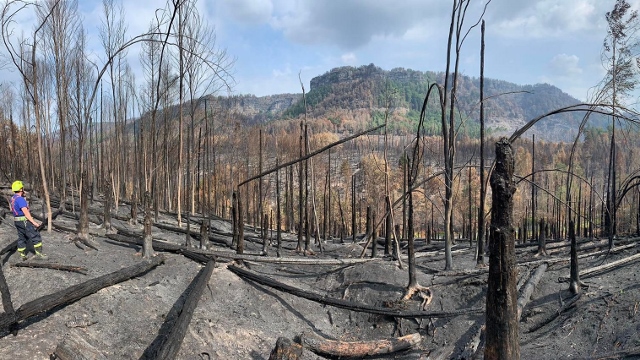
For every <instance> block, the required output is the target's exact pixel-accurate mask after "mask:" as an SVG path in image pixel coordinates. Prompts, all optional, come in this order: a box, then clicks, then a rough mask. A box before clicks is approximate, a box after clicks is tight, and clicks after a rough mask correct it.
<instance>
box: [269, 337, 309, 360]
mask: <svg viewBox="0 0 640 360" xmlns="http://www.w3.org/2000/svg"><path fill="white" fill-rule="evenodd" d="M302 350H303V348H302V345H300V344H296V343H295V342H293V341H291V340H290V339H287V338H286V337H279V338H278V341H276V347H275V348H273V350H271V354H270V355H269V360H298V359H299V358H300V357H301V356H302Z"/></svg>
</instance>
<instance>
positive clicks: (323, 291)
mask: <svg viewBox="0 0 640 360" xmlns="http://www.w3.org/2000/svg"><path fill="white" fill-rule="evenodd" d="M31 205H32V206H33V210H34V211H33V213H34V214H39V213H40V210H41V206H42V201H41V200H40V199H33V201H32V202H31ZM101 205H102V202H99V201H96V202H94V203H92V207H91V212H92V213H95V214H101V213H102V211H103V209H101V208H100V207H101ZM3 206H5V205H4V204H3ZM129 210H130V209H128V208H127V206H126V205H121V206H120V207H119V209H118V211H117V212H116V211H114V215H115V217H114V219H113V220H114V222H113V225H114V226H116V228H117V229H118V232H119V233H120V234H121V237H123V238H126V239H130V240H135V239H136V238H138V239H140V237H141V234H142V227H141V225H134V226H132V225H131V224H129V223H128V222H127V221H123V220H119V218H122V217H126V214H129V213H130V212H129ZM159 216H160V217H159V222H158V223H154V225H153V227H152V236H153V238H154V243H155V245H154V246H155V247H156V251H158V256H162V257H163V258H164V261H163V263H162V264H161V265H158V266H156V267H154V268H152V269H151V270H149V271H146V272H144V273H140V274H138V275H137V276H135V277H133V278H131V279H122V281H121V282H118V283H114V282H106V283H102V284H103V287H102V288H96V287H94V288H93V290H92V291H91V292H89V293H88V294H85V295H83V296H78V295H77V294H78V293H79V292H80V291H79V288H78V286H80V285H82V284H85V283H87V282H89V281H92V280H94V279H100V278H104V277H105V276H112V274H114V273H116V272H117V273H120V272H122V270H124V269H128V268H130V267H132V266H136V265H140V264H142V263H144V261H142V260H141V259H140V247H139V246H138V245H132V244H130V243H128V242H120V241H115V240H112V239H111V238H108V237H106V236H105V230H104V229H102V228H100V226H98V225H97V224H96V223H95V222H94V221H98V220H99V219H98V218H97V217H96V216H95V215H91V216H90V218H91V219H93V220H91V223H90V233H91V234H92V236H94V241H95V244H96V246H97V249H98V250H93V249H90V248H84V249H82V248H80V247H81V246H78V245H76V244H75V243H74V242H73V241H70V239H71V238H73V236H74V234H73V233H72V232H70V231H73V230H69V229H75V226H76V225H77V223H78V220H77V218H76V217H74V216H73V214H71V213H68V214H65V215H63V216H60V217H58V218H57V219H56V220H55V221H54V227H55V228H56V231H52V232H45V231H43V233H42V235H43V242H44V244H45V245H44V246H45V249H46V250H45V251H46V252H47V253H48V255H49V258H48V259H47V260H46V262H43V261H40V262H38V261H35V260H28V261H26V262H21V261H20V260H19V259H18V255H17V254H16V252H15V244H14V245H13V247H11V244H12V243H13V242H14V241H15V229H14V228H13V222H12V221H10V220H11V217H10V216H3V217H0V220H3V221H0V249H3V252H2V254H3V255H4V256H3V263H2V269H1V270H2V272H3V274H4V276H3V278H6V283H7V287H6V288H5V290H6V291H5V292H3V294H2V300H3V301H2V303H3V305H2V307H3V313H2V314H0V325H3V326H0V359H54V358H69V359H70V358H73V359H80V358H83V359H84V358H91V359H113V360H119V359H123V360H124V359H154V358H159V357H154V356H152V355H153V354H154V353H155V351H156V350H157V349H158V348H164V349H166V346H162V345H172V348H173V349H174V350H175V351H176V355H175V358H176V359H267V358H269V354H270V352H271V351H272V349H273V348H274V347H275V345H276V342H277V341H278V339H279V338H287V339H297V338H298V337H299V336H300V335H301V334H315V336H318V337H322V338H326V339H333V340H340V341H347V342H354V341H378V340H381V339H395V338H398V337H400V336H403V335H407V334H415V335H416V336H418V339H419V341H418V343H417V344H415V345H414V346H413V348H411V349H408V350H405V351H402V352H398V353H394V354H386V355H383V356H378V357H371V358H376V359H382V358H391V357H393V358H394V359H405V360H410V359H411V360H413V359H463V358H464V359H469V358H476V357H473V354H474V352H475V351H476V349H477V348H478V345H479V335H480V332H481V329H482V328H483V326H484V325H485V316H484V311H483V309H484V308H485V302H486V301H485V299H486V297H487V295H486V287H487V278H488V269H487V268H476V267H475V265H476V264H475V260H474V258H473V253H474V251H473V249H474V248H473V247H469V246H468V244H467V243H462V242H461V243H459V244H457V245H455V247H454V250H455V254H454V260H455V268H456V270H455V271H443V270H442V269H443V268H444V255H443V250H442V249H443V243H442V241H433V242H432V243H431V244H426V243H425V242H424V240H420V241H418V242H416V246H417V247H418V249H416V259H417V262H418V263H417V280H418V282H419V283H420V284H421V285H423V286H429V287H430V289H431V291H432V293H433V301H432V302H431V304H429V305H427V306H426V307H423V305H422V304H421V299H420V297H419V296H415V297H413V298H412V299H410V300H406V301H403V300H401V298H402V296H403V294H404V291H405V289H406V286H407V284H408V272H407V269H406V266H405V267H404V268H401V267H400V266H398V262H397V261H394V260H393V259H392V258H391V257H388V256H386V257H382V253H383V249H382V247H380V248H379V250H378V254H379V255H378V258H377V259H358V256H359V254H360V253H361V252H362V250H363V247H362V246H363V245H364V244H363V243H358V242H356V243H353V242H351V241H346V242H344V243H341V242H340V241H339V240H335V241H332V240H329V241H326V242H324V243H323V247H324V251H321V249H319V248H317V246H316V245H315V241H312V250H313V253H307V254H306V255H304V256H303V255H302V254H300V253H297V252H296V251H295V244H296V242H297V240H296V237H295V235H294V234H285V236H284V239H283V244H282V255H283V257H281V258H276V256H275V253H276V249H275V246H276V243H275V241H274V242H272V243H271V245H270V246H268V248H267V252H268V255H267V256H253V257H252V259H249V260H247V259H245V260H240V259H238V261H237V262H235V263H232V260H231V258H233V257H234V256H235V255H234V251H233V250H232V249H231V248H230V246H229V245H230V244H231V238H230V236H229V235H230V234H229V231H230V228H231V226H230V224H229V223H228V222H226V221H224V220H220V219H217V220H216V221H214V224H213V225H212V230H213V235H212V237H213V239H212V241H211V242H210V244H209V254H218V255H208V257H206V258H212V259H216V261H215V268H214V269H213V270H212V273H210V276H209V277H208V278H207V281H206V285H205V286H204V287H203V288H202V290H203V291H202V292H199V293H198V295H192V294H193V293H195V292H196V290H195V288H194V287H195V286H194V282H195V279H198V278H199V276H200V274H203V273H204V271H203V268H204V264H201V263H200V262H199V261H194V260H191V259H190V258H188V257H187V256H185V253H186V252H187V250H191V251H192V252H196V251H200V250H199V249H197V248H195V247H193V248H190V249H186V248H184V247H181V245H183V244H184V242H185V235H184V233H182V232H183V231H185V230H184V229H185V227H184V225H183V227H182V229H180V228H179V227H178V224H177V220H176V218H175V217H174V216H172V215H170V214H166V213H161V214H160V215H159ZM138 220H139V223H140V222H141V221H142V219H138ZM195 220H196V219H194V218H193V217H192V218H191V221H192V222H191V228H192V229H196V228H197V226H198V225H199V224H198V223H197V222H196V221H195ZM169 229H173V230H169ZM192 231H194V230H192ZM195 233H197V231H195ZM123 234H127V235H126V236H122V235H123ZM245 236H246V237H247V238H246V242H245V244H246V248H245V254H259V253H260V252H261V249H262V241H260V240H257V237H256V236H257V233H253V229H251V228H247V229H246V230H245ZM584 240H585V242H584V243H582V244H581V246H580V248H581V249H580V250H579V252H578V254H579V255H580V256H579V258H580V264H581V274H584V275H581V279H582V280H583V281H584V282H585V283H587V284H588V285H589V286H590V287H589V289H585V290H584V291H583V294H582V296H581V297H580V298H579V299H578V300H577V301H576V302H574V303H573V305H572V306H566V305H568V304H569V303H570V300H571V299H572V295H571V293H570V292H569V290H568V284H567V283H561V282H558V278H559V277H565V276H568V274H569V264H568V260H567V255H566V253H567V251H568V250H567V248H566V241H563V240H562V241H559V242H555V243H549V246H548V248H547V249H548V251H549V253H550V256H548V257H544V258H543V259H540V258H539V257H536V256H535V255H534V254H535V253H536V248H537V243H533V242H532V243H529V244H527V245H528V246H527V245H524V244H523V245H521V246H518V251H517V253H516V256H517V262H518V270H519V273H520V280H519V284H521V285H522V288H529V286H530V284H529V281H531V280H529V281H527V280H528V279H530V278H532V277H533V274H535V273H537V272H538V271H537V270H536V269H537V268H538V266H540V265H541V264H542V261H545V260H546V261H547V262H548V263H549V266H548V268H547V267H546V264H544V267H545V268H547V270H546V271H543V273H542V277H541V280H540V282H539V283H537V285H536V286H535V290H534V291H533V293H532V294H531V298H530V301H529V302H528V303H527V305H526V306H525V307H524V309H523V312H522V319H521V321H520V322H519V333H520V352H521V358H522V359H545V358H548V359H560V358H572V359H596V358H598V359H622V358H624V359H638V357H639V356H640V339H639V338H638V335H637V334H638V329H640V312H639V311H638V310H639V308H638V304H639V302H638V299H640V286H639V285H638V275H637V274H638V270H639V265H638V257H639V256H640V254H639V253H638V251H639V249H638V247H639V245H638V242H637V240H638V239H618V240H616V242H617V243H616V248H615V251H612V252H611V253H610V254H609V256H605V254H606V253H607V251H606V240H605V241H599V240H597V239H591V240H587V239H584ZM625 244H628V245H625ZM160 245H164V246H165V249H168V248H169V247H168V245H171V246H172V248H173V249H180V248H181V249H182V251H177V252H175V251H160ZM524 246H526V247H524ZM402 248H403V250H401V251H402V253H401V258H402V259H403V262H404V263H405V264H406V259H407V258H406V257H407V252H406V249H405V248H404V246H403V247H402ZM602 248H605V250H601V249H602ZM603 257H604V259H603ZM206 258H205V259H206ZM354 258H356V259H354ZM622 259H635V261H633V262H627V263H625V264H619V266H617V267H613V268H608V269H601V271H600V272H593V271H591V272H590V273H589V275H586V274H587V272H588V271H590V270H592V269H590V268H591V267H594V266H598V265H601V264H602V262H603V261H604V262H606V264H608V265H611V264H614V261H617V260H622ZM285 260H289V261H288V262H285ZM293 260H299V261H298V262H297V263H296V262H292V261H293ZM314 260H316V261H317V262H316V263H313V261H314ZM323 260H325V261H333V262H332V263H331V262H329V263H323V262H322V261H323ZM352 260H357V261H359V262H357V263H356V262H354V261H352ZM200 261H201V260H200ZM336 261H343V263H341V264H340V263H337V262H336ZM349 261H351V262H349ZM47 264H48V265H50V267H49V268H46V267H42V266H38V265H47ZM20 265H22V266H20ZM64 266H66V268H64ZM238 267H242V268H243V269H245V272H249V273H252V274H255V275H257V276H258V277H261V278H263V279H265V278H266V279H272V281H276V282H278V283H279V284H284V285H285V286H288V287H289V288H293V289H296V290H297V292H291V291H285V290H286V289H287V288H285V287H284V286H276V287H273V286H267V285H265V284H264V283H261V282H257V281H255V279H254V278H246V277H245V276H241V275H240V274H239V273H238V272H237V270H234V268H238ZM69 269H71V270H69ZM72 270H76V271H72ZM79 270H84V272H81V271H79ZM525 283H526V284H525ZM72 287H74V288H75V289H76V290H75V291H74V292H73V294H75V295H76V298H74V299H75V300H73V301H68V302H65V303H62V304H60V305H58V306H55V307H48V308H47V307H42V308H35V309H34V304H36V303H37V304H43V303H45V304H53V303H55V302H56V300H60V299H61V298H62V297H61V296H60V295H59V294H60V293H61V292H64V293H67V292H68V291H67V290H68V289H70V288H72ZM525 292H526V291H522V293H525ZM301 294H314V295H316V298H315V299H311V298H310V297H309V296H307V297H304V296H301ZM522 296H523V295H520V297H522ZM573 299H574V300H575V298H573ZM189 300H195V304H194V303H193V302H189ZM322 300H324V301H325V302H328V301H332V300H333V305H331V304H329V305H328V304H326V303H323V302H322ZM188 304H191V305H188ZM335 304H342V307H341V306H335ZM345 304H347V305H348V304H352V305H354V307H351V308H345V307H344V305H345ZM10 305H12V306H10ZM356 306H357V307H356ZM565 307H566V308H565ZM10 308H13V309H15V311H16V312H15V316H16V317H17V319H19V320H20V321H18V322H16V323H15V325H13V326H9V324H12V323H14V320H12V316H14V314H12V312H11V310H10ZM563 308H565V309H564V311H561V309H563ZM27 309H30V311H27ZM372 309H373V310H376V311H377V313H376V311H372ZM385 311H387V312H393V313H395V314H405V315H404V316H399V317H398V316H389V315H383V314H381V313H380V312H385ZM409 313H410V314H412V315H408V316H407V315H406V314H409ZM548 319H551V320H550V321H549V322H548V323H546V324H545V321H546V320H548ZM182 326H184V327H182ZM179 330H181V332H180V331H179ZM176 332H177V333H178V336H182V337H179V339H180V341H179V342H177V343H176V342H170V343H168V344H167V341H168V339H169V338H171V339H174V340H175V339H176V338H175V336H176ZM294 341H296V340H294ZM343 345H345V346H346V345H348V344H344V343H343ZM300 351H301V352H302V355H301V356H300V357H299V359H300V360H320V359H324V358H338V357H337V356H334V357H330V356H326V354H325V356H321V355H316V354H314V353H313V352H312V351H311V350H310V349H309V348H308V347H305V348H304V350H303V349H300ZM482 353H483V349H482V347H480V351H479V355H480V356H479V358H482ZM54 354H56V355H60V356H61V355H62V354H65V355H66V357H62V356H61V357H56V355H54ZM168 358H171V357H168ZM357 358H363V357H357Z"/></svg>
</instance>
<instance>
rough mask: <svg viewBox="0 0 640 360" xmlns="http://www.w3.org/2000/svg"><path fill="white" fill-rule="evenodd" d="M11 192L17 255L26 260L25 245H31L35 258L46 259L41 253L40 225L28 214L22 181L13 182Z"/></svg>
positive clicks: (27, 204)
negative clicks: (16, 233)
mask: <svg viewBox="0 0 640 360" xmlns="http://www.w3.org/2000/svg"><path fill="white" fill-rule="evenodd" d="M11 190H13V192H14V194H13V196H12V197H11V211H12V212H13V220H14V224H15V226H16V230H18V253H20V258H21V259H22V261H25V260H27V245H29V244H31V246H33V250H34V251H35V253H36V254H35V258H36V259H46V258H47V256H46V255H45V254H44V253H43V252H42V238H41V237H40V233H39V232H38V230H37V228H38V227H39V226H40V223H38V221H36V220H35V219H34V218H33V216H31V212H29V203H28V202H27V199H25V191H24V185H23V184H22V181H20V180H17V181H14V182H13V184H11Z"/></svg>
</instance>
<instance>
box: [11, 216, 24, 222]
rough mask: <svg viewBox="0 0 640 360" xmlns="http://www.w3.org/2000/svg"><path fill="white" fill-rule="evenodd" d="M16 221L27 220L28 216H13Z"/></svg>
mask: <svg viewBox="0 0 640 360" xmlns="http://www.w3.org/2000/svg"><path fill="white" fill-rule="evenodd" d="M13 220H14V221H27V217H26V216H16V217H14V218H13Z"/></svg>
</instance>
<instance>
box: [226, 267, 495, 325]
mask: <svg viewBox="0 0 640 360" xmlns="http://www.w3.org/2000/svg"><path fill="white" fill-rule="evenodd" d="M227 269H229V270H230V271H232V272H233V273H235V274H236V275H238V276H240V277H242V278H244V279H249V280H252V281H254V282H256V283H258V284H262V285H266V286H269V287H272V288H274V289H277V290H280V291H284V292H287V293H289V294H292V295H295V296H299V297H303V298H305V299H307V300H311V301H315V302H318V303H321V304H324V305H330V306H334V307H337V308H342V309H347V310H351V311H358V312H366V313H369V314H376V315H384V316H391V317H399V318H434V317H435V318H445V317H454V316H458V315H466V314H472V313H481V312H483V311H484V310H485V309H484V308H471V309H460V310H451V311H400V310H393V309H387V308H379V307H375V306H370V305H362V304H356V303H353V302H351V301H346V300H341V299H332V298H329V297H327V296H323V295H319V294H315V293H312V292H308V291H304V290H300V289H297V288H295V287H293V286H290V285H287V284H283V283H281V282H279V281H276V280H273V279H270V278H268V277H265V276H260V275H258V274H255V273H253V272H251V271H248V270H245V269H241V268H239V267H237V266H234V265H229V266H228V267H227Z"/></svg>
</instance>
